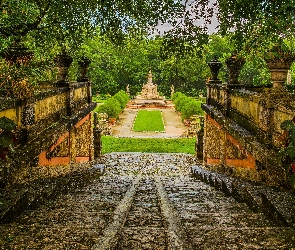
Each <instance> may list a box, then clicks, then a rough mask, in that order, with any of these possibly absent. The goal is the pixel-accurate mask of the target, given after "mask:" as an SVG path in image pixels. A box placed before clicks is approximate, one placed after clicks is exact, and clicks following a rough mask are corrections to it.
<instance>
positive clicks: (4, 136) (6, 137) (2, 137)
mask: <svg viewBox="0 0 295 250" xmlns="http://www.w3.org/2000/svg"><path fill="white" fill-rule="evenodd" d="M12 143H13V140H12V136H11V134H10V133H8V132H2V133H1V134H0V146H1V147H2V148H7V147H10V145H11V144H12Z"/></svg>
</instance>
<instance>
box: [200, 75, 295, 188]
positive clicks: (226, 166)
mask: <svg viewBox="0 0 295 250" xmlns="http://www.w3.org/2000/svg"><path fill="white" fill-rule="evenodd" d="M202 108H203V110H204V111H205V112H206V115H205V131H204V152H203V153H204V156H203V160H204V164H206V165H207V166H208V167H209V168H212V169H214V170H215V171H218V172H221V173H226V174H229V175H233V176H237V177H241V178H245V179H248V180H252V181H258V182H264V183H267V184H268V185H275V186H278V185H285V184H284V183H285V180H286V178H287V175H286V171H285V169H286V166H284V163H283V162H282V160H281V159H280V157H279V154H278V152H279V150H280V149H281V148H283V147H284V146H285V144H286V132H285V131H284V130H282V129H281V127H280V125H281V123H282V122H283V121H285V120H292V119H294V117H295V96H294V94H292V93H289V92H288V91H287V90H286V89H285V88H284V87H280V88H276V87H274V86H273V87H254V86H246V85H243V84H242V83H240V82H237V83H235V84H232V83H231V82H230V81H229V82H228V83H222V82H221V81H220V80H209V81H208V82H207V101H206V104H203V106H202Z"/></svg>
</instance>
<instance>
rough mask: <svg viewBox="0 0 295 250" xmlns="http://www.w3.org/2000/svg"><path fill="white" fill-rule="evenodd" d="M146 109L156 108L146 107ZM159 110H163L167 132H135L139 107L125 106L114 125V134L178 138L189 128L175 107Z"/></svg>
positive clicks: (119, 135)
mask: <svg viewBox="0 0 295 250" xmlns="http://www.w3.org/2000/svg"><path fill="white" fill-rule="evenodd" d="M146 110H155V109H149V108H146ZM157 110H160V111H161V112H162V116H163V120H164V126H165V132H133V131H132V126H133V122H134V120H135V117H136V114H137V112H138V109H131V108H125V109H124V112H123V113H122V114H121V115H120V119H119V120H118V121H117V123H116V125H115V126H113V127H112V135H113V136H117V137H134V138H147V137H151V138H178V137H181V136H182V135H183V134H184V133H185V131H186V130H187V128H186V127H185V126H184V125H183V123H182V121H181V117H180V115H178V114H177V113H176V112H175V109H174V108H167V109H157Z"/></svg>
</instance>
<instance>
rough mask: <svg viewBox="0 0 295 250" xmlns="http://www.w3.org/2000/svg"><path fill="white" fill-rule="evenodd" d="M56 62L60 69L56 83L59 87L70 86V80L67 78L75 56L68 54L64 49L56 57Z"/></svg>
mask: <svg viewBox="0 0 295 250" xmlns="http://www.w3.org/2000/svg"><path fill="white" fill-rule="evenodd" d="M54 62H55V64H56V66H57V69H58V73H57V81H56V85H57V86H58V87H65V86H68V84H69V81H68V80H67V75H68V72H69V67H70V66H71V64H72V62H73V58H72V57H71V56H70V55H68V54H67V52H66V51H65V50H63V51H62V52H61V53H60V54H58V55H57V56H56V57H55V58H54Z"/></svg>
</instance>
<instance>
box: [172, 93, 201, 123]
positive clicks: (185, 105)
mask: <svg viewBox="0 0 295 250" xmlns="http://www.w3.org/2000/svg"><path fill="white" fill-rule="evenodd" d="M171 99H172V101H173V103H174V106H175V109H176V111H178V112H180V113H181V118H182V119H188V118H189V117H191V116H192V115H204V111H203V110H202V108H201V104H202V101H201V100H197V99H195V98H192V97H188V96H186V95H185V94H182V93H181V92H175V93H174V94H173V95H172V97H171Z"/></svg>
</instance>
